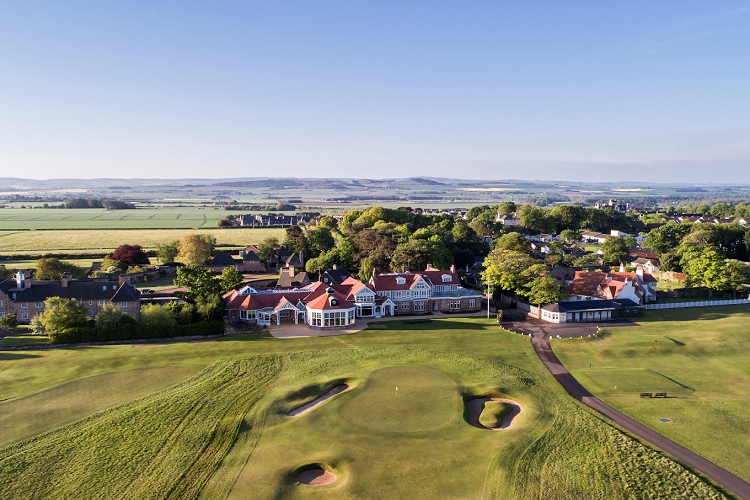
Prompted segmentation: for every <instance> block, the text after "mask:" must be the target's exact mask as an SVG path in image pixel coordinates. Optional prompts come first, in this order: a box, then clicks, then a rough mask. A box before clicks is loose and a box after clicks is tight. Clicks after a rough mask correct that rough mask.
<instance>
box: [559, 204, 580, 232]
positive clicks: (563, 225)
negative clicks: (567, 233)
mask: <svg viewBox="0 0 750 500" xmlns="http://www.w3.org/2000/svg"><path fill="white" fill-rule="evenodd" d="M550 215H551V216H552V217H554V218H555V219H556V220H557V221H558V222H559V229H560V230H562V229H570V230H573V231H578V230H580V229H581V224H582V223H583V221H584V220H585V219H586V210H585V209H584V208H583V207H582V206H580V205H559V206H556V207H555V208H553V209H552V211H551V212H550Z"/></svg>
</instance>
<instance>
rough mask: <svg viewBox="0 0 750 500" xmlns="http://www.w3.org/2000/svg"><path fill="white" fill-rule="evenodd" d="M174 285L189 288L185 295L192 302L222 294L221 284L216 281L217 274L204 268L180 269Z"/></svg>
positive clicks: (185, 267) (187, 267) (183, 267)
mask: <svg viewBox="0 0 750 500" xmlns="http://www.w3.org/2000/svg"><path fill="white" fill-rule="evenodd" d="M174 285H175V286H178V287H183V286H184V287H187V293H186V294H185V295H186V297H188V298H189V299H192V300H196V299H197V298H198V297H208V296H211V295H217V294H219V292H221V283H220V282H219V280H217V279H216V273H215V272H214V271H213V270H211V269H208V268H204V267H194V266H182V267H178V268H177V276H176V277H175V279H174Z"/></svg>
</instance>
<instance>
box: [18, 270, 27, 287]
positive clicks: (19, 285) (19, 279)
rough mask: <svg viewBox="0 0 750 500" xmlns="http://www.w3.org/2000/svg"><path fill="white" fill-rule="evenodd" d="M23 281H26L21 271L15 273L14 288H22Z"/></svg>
mask: <svg viewBox="0 0 750 500" xmlns="http://www.w3.org/2000/svg"><path fill="white" fill-rule="evenodd" d="M25 281H26V275H25V274H23V271H18V272H17V273H16V288H24V282H25Z"/></svg>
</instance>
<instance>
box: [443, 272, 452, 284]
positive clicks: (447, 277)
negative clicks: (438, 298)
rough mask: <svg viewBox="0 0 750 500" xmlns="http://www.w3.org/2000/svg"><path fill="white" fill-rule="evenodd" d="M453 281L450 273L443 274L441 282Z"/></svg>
mask: <svg viewBox="0 0 750 500" xmlns="http://www.w3.org/2000/svg"><path fill="white" fill-rule="evenodd" d="M451 281H453V277H452V276H451V275H450V274H444V275H443V283H450V282H451Z"/></svg>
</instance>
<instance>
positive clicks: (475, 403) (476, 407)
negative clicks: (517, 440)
mask: <svg viewBox="0 0 750 500" xmlns="http://www.w3.org/2000/svg"><path fill="white" fill-rule="evenodd" d="M488 401H498V402H500V403H506V404H508V405H510V406H511V407H513V411H511V412H510V413H509V414H507V415H506V416H505V418H504V419H503V423H502V425H500V427H485V426H483V425H482V424H480V423H479V417H480V416H481V415H482V410H483V409H484V405H485V403H487V402H488ZM467 406H468V410H469V416H468V419H467V420H468V422H469V424H471V425H473V426H474V427H477V428H479V429H488V430H491V431H502V430H504V429H507V428H509V427H510V426H511V425H512V424H513V419H514V418H516V415H518V414H519V413H521V411H523V407H522V406H521V405H520V404H518V403H517V402H515V401H513V400H510V399H502V398H476V399H472V400H471V401H469V402H468V404H467Z"/></svg>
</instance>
